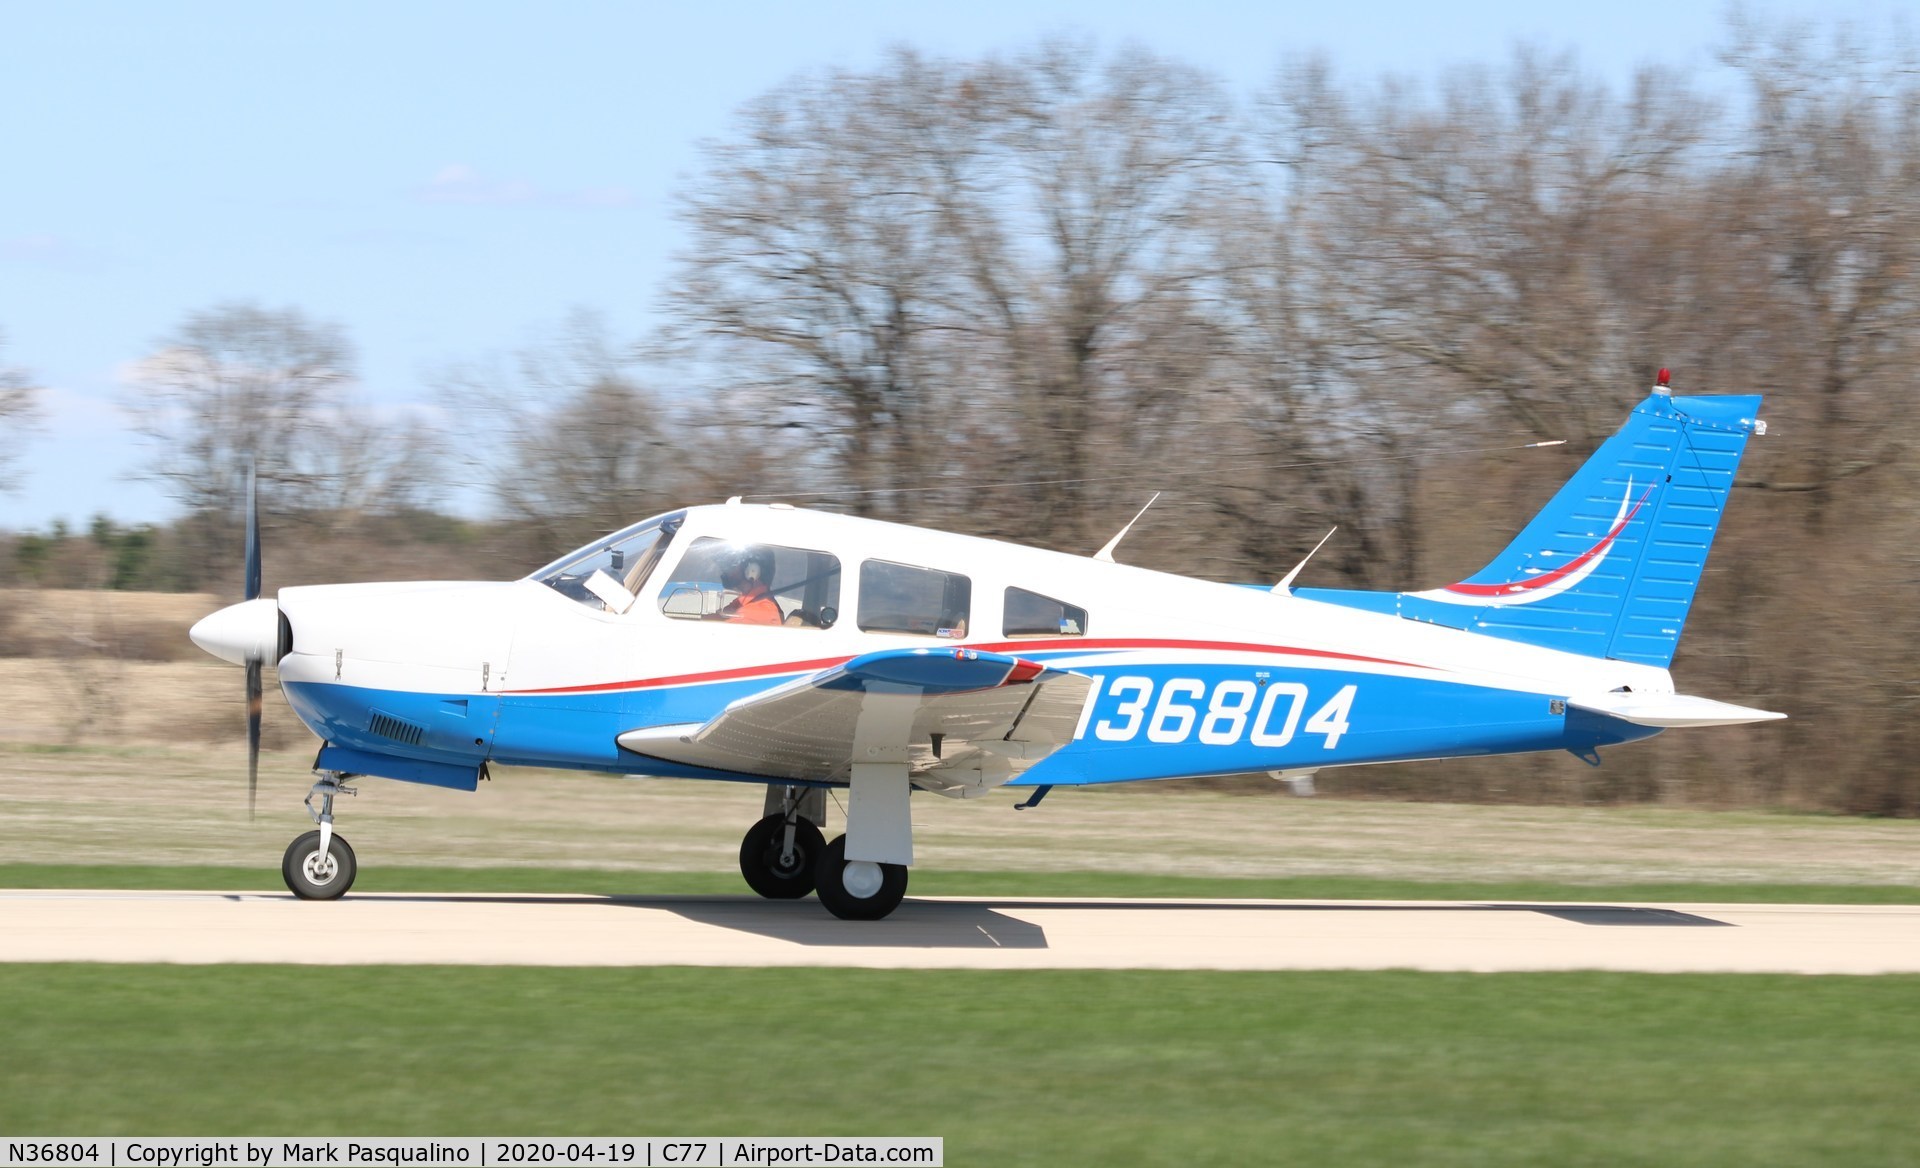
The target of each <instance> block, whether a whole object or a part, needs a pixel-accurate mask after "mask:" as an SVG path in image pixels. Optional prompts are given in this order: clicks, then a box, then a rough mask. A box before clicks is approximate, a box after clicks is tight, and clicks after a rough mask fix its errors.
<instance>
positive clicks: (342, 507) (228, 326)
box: [125, 304, 436, 571]
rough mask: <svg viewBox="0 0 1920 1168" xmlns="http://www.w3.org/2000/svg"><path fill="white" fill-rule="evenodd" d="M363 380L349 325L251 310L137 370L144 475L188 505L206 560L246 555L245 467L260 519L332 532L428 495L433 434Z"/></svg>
mask: <svg viewBox="0 0 1920 1168" xmlns="http://www.w3.org/2000/svg"><path fill="white" fill-rule="evenodd" d="M354 384H355V383H354V372H353V350H352V348H351V346H350V345H349V344H348V342H347V339H346V336H345V334H344V333H343V332H342V330H341V329H340V328H339V326H337V325H333V324H327V323H324V322H317V321H313V320H311V319H309V318H308V317H307V316H306V315H305V314H303V313H301V312H300V311H299V310H297V309H292V308H288V309H281V310H277V311H276V310H271V309H265V308H261V307H259V306H257V305H253V304H225V305H220V306H217V307H214V308H211V309H207V310H205V311H202V312H196V313H193V314H191V315H190V316H188V317H187V319H186V321H185V322H184V323H182V324H181V326H180V327H179V328H178V329H177V330H175V331H174V332H173V333H172V334H171V335H169V336H167V337H165V338H163V339H162V341H161V342H160V344H159V347H158V348H157V349H156V350H155V351H154V352H153V353H151V354H150V355H148V356H147V357H146V358H145V359H144V360H143V361H141V362H140V363H139V365H138V366H137V367H136V370H135V373H134V375H133V376H132V378H131V379H130V380H129V383H128V387H127V392H126V396H125V405H126V408H127V411H128V413H129V414H130V415H131V416H132V418H133V423H134V429H135V431H136V432H137V433H139V434H140V435H142V436H143V437H145V438H146V439H147V440H148V442H149V444H150V447H151V453H150V455H149V457H148V459H147V462H146V465H145V467H144V468H143V469H142V471H141V472H140V474H141V476H142V477H144V478H148V479H151V480H153V481H155V482H157V483H159V484H160V485H161V487H162V489H163V490H165V491H166V492H167V493H168V494H170V495H172V496H173V498H174V499H175V500H176V501H177V502H179V503H180V505H181V506H182V507H183V508H184V509H185V510H186V512H187V519H186V522H185V523H184V525H183V534H184V535H185V537H186V541H187V543H188V545H189V550H190V551H191V553H192V554H193V556H194V559H195V561H196V562H198V563H201V564H211V565H219V564H224V563H226V562H227V561H229V560H230V559H231V557H232V556H233V555H235V554H237V551H238V537H237V535H236V533H235V526H236V524H237V523H238V521H239V515H240V504H241V500H242V498H243V493H244V490H245V482H246V468H247V467H248V466H249V465H252V466H253V467H254V468H255V471H256V474H257V476H258V482H259V492H260V506H261V509H262V511H263V512H264V513H266V514H267V515H269V516H277V517H280V518H282V519H297V520H300V521H302V522H308V523H319V524H321V525H323V526H326V527H328V528H337V527H339V526H340V525H342V524H350V523H351V522H353V520H354V517H355V516H357V515H360V514H364V513H367V512H374V513H387V512H392V511H394V510H397V509H402V508H405V507H407V506H409V505H412V504H415V503H417V502H418V501H419V500H420V499H421V498H422V497H423V496H424V494H425V493H426V491H427V489H428V488H429V487H430V486H431V484H432V481H433V479H434V477H435V473H436V467H435V460H434V458H433V457H432V455H433V438H432V436H431V435H430V434H428V433H426V432H425V431H424V430H422V429H421V428H420V427H418V425H417V424H416V423H414V422H413V421H412V420H410V419H408V418H406V417H404V416H395V417H391V418H382V417H380V416H379V414H378V412H376V411H374V410H372V409H370V408H369V407H368V406H367V405H366V404H365V403H364V402H362V401H361V400H359V399H358V398H357V397H356V396H355V395H354V393H353V388H354ZM214 570H215V571H217V570H218V569H214Z"/></svg>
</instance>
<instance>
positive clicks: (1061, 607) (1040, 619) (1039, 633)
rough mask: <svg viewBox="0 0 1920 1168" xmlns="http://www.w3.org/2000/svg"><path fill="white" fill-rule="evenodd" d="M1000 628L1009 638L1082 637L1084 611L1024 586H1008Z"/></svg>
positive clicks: (1085, 615) (1084, 631) (1085, 612)
mask: <svg viewBox="0 0 1920 1168" xmlns="http://www.w3.org/2000/svg"><path fill="white" fill-rule="evenodd" d="M1000 620H1001V624H1000V631H1001V634H1002V635H1003V636H1008V637H1084V636H1086V635H1087V610H1086V609H1084V608H1080V607H1078V606H1077V605H1072V604H1068V603H1067V602H1065V601H1063V600H1055V599H1054V598H1053V597H1051V596H1042V595H1040V594H1039V593H1038V592H1028V591H1027V590H1026V589H1025V588H1009V589H1007V604H1006V608H1005V609H1003V610H1002V612H1001V615H1000Z"/></svg>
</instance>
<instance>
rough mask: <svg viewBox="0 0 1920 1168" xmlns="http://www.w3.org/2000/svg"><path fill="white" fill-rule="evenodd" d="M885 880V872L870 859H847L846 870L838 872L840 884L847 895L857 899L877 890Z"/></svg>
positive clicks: (861, 898) (863, 898) (866, 896)
mask: <svg viewBox="0 0 1920 1168" xmlns="http://www.w3.org/2000/svg"><path fill="white" fill-rule="evenodd" d="M885 882H886V874H885V873H883V872H882V871H880V865H878V864H876V863H874V862H873V861H872V860H848V861H847V867H846V870H845V871H843V872H842V873H841V874H840V886H841V887H842V888H844V889H846V890H847V895H848V896H851V897H854V898H856V899H859V900H866V899H867V898H868V897H870V896H872V895H874V894H875V893H877V892H879V891H880V886H881V885H882V884H884V883H885Z"/></svg>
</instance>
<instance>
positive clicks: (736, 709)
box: [619, 648, 1092, 793]
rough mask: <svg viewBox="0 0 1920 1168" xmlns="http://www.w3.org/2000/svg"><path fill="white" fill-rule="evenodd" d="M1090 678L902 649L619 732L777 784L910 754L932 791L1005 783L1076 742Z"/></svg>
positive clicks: (677, 757)
mask: <svg viewBox="0 0 1920 1168" xmlns="http://www.w3.org/2000/svg"><path fill="white" fill-rule="evenodd" d="M1091 688H1092V681H1091V679H1089V678H1087V677H1085V676H1083V675H1081V674H1077V673H1066V672H1062V671H1060V670H1054V669H1048V668H1046V667H1045V666H1043V665H1041V664H1039V663H1038V662H1034V661H1027V660H1024V659H1022V658H1018V657H1010V656H1007V655H1005V654H1001V653H989V652H985V651H983V650H979V649H965V648H960V649H893V650H886V651H883V652H879V653H867V654H864V655H862V656H859V657H855V658H853V659H852V660H850V661H848V662H846V663H845V664H843V665H838V666H835V667H833V668H831V669H825V670H822V671H821V672H819V673H816V674H813V675H811V676H809V677H803V678H799V679H797V680H795V681H790V682H786V683H784V684H782V685H777V686H774V687H772V688H771V689H767V690H765V691H763V692H761V693H757V694H753V695H751V696H749V697H745V698H741V699H740V700H739V701H736V702H734V703H733V704H732V705H730V706H728V707H727V708H726V709H724V710H722V711H721V712H720V713H719V715H718V716H716V717H714V718H713V719H712V720H710V721H708V722H705V723H694V724H686V725H677V726H654V727H647V728H644V729H638V730H629V731H627V732H626V733H625V734H622V735H620V737H619V742H620V745H621V746H622V747H624V748H625V749H627V750H630V751H633V752H634V753H636V754H643V755H646V756H648V757H651V758H658V759H664V760H666V761H668V762H676V763H683V764H685V765H689V766H699V767H709V768H712V769H714V770H723V771H733V772H735V773H738V774H748V775H763V776H765V777H767V778H773V779H811V780H815V781H821V780H833V781H837V780H842V779H844V778H845V777H846V776H847V774H848V771H849V769H850V767H851V765H852V764H853V763H854V762H855V761H856V751H857V752H858V753H857V759H858V761H872V760H875V759H880V758H882V757H885V758H886V759H887V760H888V761H896V760H904V761H906V762H907V763H908V767H909V771H910V773H911V774H912V775H913V776H914V779H915V781H916V783H917V784H918V785H920V786H923V787H926V788H928V789H931V790H940V791H945V792H948V793H963V792H962V789H963V788H973V789H979V788H983V787H989V786H998V785H999V784H1001V783H1004V782H1006V781H1007V780H1009V779H1011V778H1013V777H1015V776H1016V775H1018V774H1019V773H1020V772H1021V771H1024V770H1026V769H1027V768H1028V767H1029V766H1032V765H1033V764H1034V763H1036V762H1038V761H1040V760H1041V759H1043V758H1045V757H1046V756H1047V755H1049V754H1051V753H1052V752H1053V751H1055V750H1057V749H1058V748H1060V747H1061V746H1064V745H1065V744H1066V743H1068V742H1069V741H1071V740H1072V738H1073V733H1074V731H1075V729H1076V728H1078V726H1079V722H1080V709H1081V707H1082V706H1083V705H1084V704H1085V703H1086V698H1087V693H1088V691H1089V690H1090V689H1091Z"/></svg>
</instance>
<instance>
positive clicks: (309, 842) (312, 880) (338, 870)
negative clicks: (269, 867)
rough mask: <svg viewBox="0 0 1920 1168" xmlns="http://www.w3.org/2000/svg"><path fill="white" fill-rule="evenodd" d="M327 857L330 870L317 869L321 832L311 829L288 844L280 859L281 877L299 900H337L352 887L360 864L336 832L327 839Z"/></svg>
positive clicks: (318, 866) (318, 865) (318, 867)
mask: <svg viewBox="0 0 1920 1168" xmlns="http://www.w3.org/2000/svg"><path fill="white" fill-rule="evenodd" d="M327 857H328V858H329V859H331V860H332V861H333V871H332V872H330V873H329V872H326V871H324V870H320V858H321V857H320V833H319V832H317V831H310V832H308V833H307V834H305V835H303V836H301V837H300V838H299V839H297V840H294V841H293V842H292V843H290V844H288V845H287V854H286V857H285V858H284V859H282V860H281V861H280V878H281V879H282V880H285V881H286V882H287V887H288V888H289V889H292V890H293V894H294V895H295V896H297V897H299V898H300V899H301V900H339V899H340V898H341V897H343V896H345V895H346V894H347V889H349V888H352V887H353V878H354V876H355V875H357V874H358V872H359V865H358V864H357V863H356V862H355V861H354V858H353V849H352V848H350V847H348V846H347V841H346V840H344V839H341V838H340V837H339V836H338V835H335V836H334V837H333V839H332V840H330V841H328V843H327Z"/></svg>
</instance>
